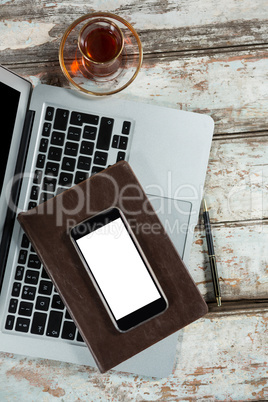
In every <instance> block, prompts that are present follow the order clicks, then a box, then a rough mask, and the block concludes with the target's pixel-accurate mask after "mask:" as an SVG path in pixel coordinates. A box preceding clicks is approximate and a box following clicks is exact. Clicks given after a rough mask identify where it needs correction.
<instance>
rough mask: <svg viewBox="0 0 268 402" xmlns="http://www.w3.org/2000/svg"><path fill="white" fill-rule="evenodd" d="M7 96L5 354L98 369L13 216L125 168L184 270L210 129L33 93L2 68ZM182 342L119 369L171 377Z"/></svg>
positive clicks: (189, 117)
mask: <svg viewBox="0 0 268 402" xmlns="http://www.w3.org/2000/svg"><path fill="white" fill-rule="evenodd" d="M0 91H1V98H2V100H3V102H4V105H3V107H1V111H0V115H1V137H2V144H1V162H0V166H1V172H0V175H1V176H0V190H1V197H0V239H1V246H0V270H1V272H0V282H1V290H0V350H1V351H4V352H10V353H16V354H22V355H28V356H33V357H40V358H46V359H54V360H60V361H66V362H72V363H77V364H85V365H90V366H94V367H96V366H95V363H94V360H93V358H92V356H91V354H90V352H89V350H88V348H87V347H86V346H85V344H84V342H83V339H82V338H81V336H80V334H79V333H78V331H77V329H76V327H75V324H74V323H73V321H72V320H71V317H70V315H69V314H68V311H66V308H65V306H64V304H63V303H62V301H61V299H60V297H59V295H58V293H57V290H56V289H55V288H54V286H53V284H52V282H51V281H50V280H49V278H48V276H47V274H46V271H45V270H44V267H43V266H42V264H41V262H40V260H39V259H38V257H37V255H36V254H35V252H34V250H33V248H32V247H31V244H30V243H29V240H28V239H27V237H26V236H25V234H24V233H23V231H22V229H21V228H20V226H19V224H18V222H17V220H16V214H17V213H18V212H20V211H22V210H27V209H29V208H33V207H35V206H36V205H37V204H38V203H41V202H44V201H45V200H47V199H49V198H51V197H53V196H55V195H56V194H58V193H59V192H61V191H64V190H65V189H68V188H70V186H73V185H74V184H76V183H79V182H80V181H82V180H84V179H86V178H87V177H89V176H90V175H92V174H95V173H97V172H99V171H101V170H102V169H104V168H105V167H107V166H109V165H112V164H114V163H115V162H117V161H119V160H123V159H125V160H127V161H128V162H129V163H130V165H131V167H132V169H133V170H134V172H135V174H136V175H137V177H138V179H139V180H140V182H141V184H142V185H143V188H144V189H145V192H146V193H147V195H148V196H149V198H150V200H151V202H152V204H153V206H154V208H155V210H156V212H157V213H158V214H159V217H160V219H161V220H162V223H163V225H164V227H165V229H166V231H167V233H168V234H169V235H170V237H171V239H172V241H173V242H174V245H175V246H176V248H177V250H178V252H179V253H180V255H181V256H182V258H183V260H184V261H185V262H186V264H187V261H188V258H189V253H190V248H191V243H192V239H193V231H194V227H195V225H196V224H197V220H198V215H199V208H200V202H201V198H202V190H203V185H204V180H205V175H206V169H207V162H208V157H209V151H210V146H211V140H212V135H213V126H214V124H213V120H212V119H211V118H210V117H209V116H205V115H201V114H196V113H190V112H184V111H178V110H173V109H168V108H164V107H158V106H153V105H148V104H144V103H135V102H130V101H126V100H124V99H119V98H117V97H110V98H105V99H93V98H88V97H85V96H84V95H81V94H79V93H78V92H76V91H72V90H67V89H63V88H57V87H51V86H46V85H39V86H37V87H36V88H35V89H33V90H32V87H31V84H30V83H29V82H28V81H26V80H24V79H22V78H21V77H19V76H17V75H15V74H14V73H12V72H10V71H8V70H6V69H4V68H3V67H0ZM3 139H4V140H3ZM55 312H57V313H58V314H55ZM55 317H57V319H55ZM92 325H94V322H92ZM177 337H178V334H177V333H176V334H174V335H172V336H170V337H168V338H166V339H164V340H163V341H161V342H159V343H157V344H156V345H154V346H152V347H150V348H148V349H147V350H145V351H143V352H142V353H139V354H138V355H136V356H134V357H132V358H131V359H129V360H128V361H126V362H124V363H122V364H120V365H119V366H117V367H116V368H115V369H117V370H120V371H125V372H131V373H136V374H140V375H147V376H153V377H166V376H168V375H169V374H170V373H171V372H172V369H173V366H174V360H175V352H176V343H177Z"/></svg>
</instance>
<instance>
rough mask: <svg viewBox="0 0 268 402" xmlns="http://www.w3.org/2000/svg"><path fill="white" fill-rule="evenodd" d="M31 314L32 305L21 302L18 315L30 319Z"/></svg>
mask: <svg viewBox="0 0 268 402" xmlns="http://www.w3.org/2000/svg"><path fill="white" fill-rule="evenodd" d="M32 312H33V303H28V302H21V303H20V308H19V315H25V316H26V317H30V316H31V315H32Z"/></svg>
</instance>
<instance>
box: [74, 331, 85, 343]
mask: <svg viewBox="0 0 268 402" xmlns="http://www.w3.org/2000/svg"><path fill="white" fill-rule="evenodd" d="M76 340H77V341H78V342H84V340H83V338H82V336H81V335H80V332H78V334H77V338H76Z"/></svg>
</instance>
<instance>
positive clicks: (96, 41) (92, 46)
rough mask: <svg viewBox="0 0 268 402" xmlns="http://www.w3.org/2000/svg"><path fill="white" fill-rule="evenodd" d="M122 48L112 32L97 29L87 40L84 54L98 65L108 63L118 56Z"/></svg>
mask: <svg viewBox="0 0 268 402" xmlns="http://www.w3.org/2000/svg"><path fill="white" fill-rule="evenodd" d="M120 47H121V44H120V43H118V39H117V37H116V35H115V34H114V33H113V31H112V30H110V29H106V28H96V29H94V30H93V31H91V32H90V33H89V34H88V36H87V38H85V42H84V53H86V54H87V56H88V57H89V58H90V59H91V60H93V61H95V62H97V63H106V62H107V61H111V60H113V59H114V58H115V57H116V56H117V55H118V52H119V50H120Z"/></svg>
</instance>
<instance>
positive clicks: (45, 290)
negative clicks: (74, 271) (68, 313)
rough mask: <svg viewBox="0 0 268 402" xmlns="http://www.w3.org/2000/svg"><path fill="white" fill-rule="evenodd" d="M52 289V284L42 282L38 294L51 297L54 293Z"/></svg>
mask: <svg viewBox="0 0 268 402" xmlns="http://www.w3.org/2000/svg"><path fill="white" fill-rule="evenodd" d="M52 288H53V285H52V282H49V281H40V285H39V289H38V293H40V294H41V295H47V296H49V295H51V293H52Z"/></svg>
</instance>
